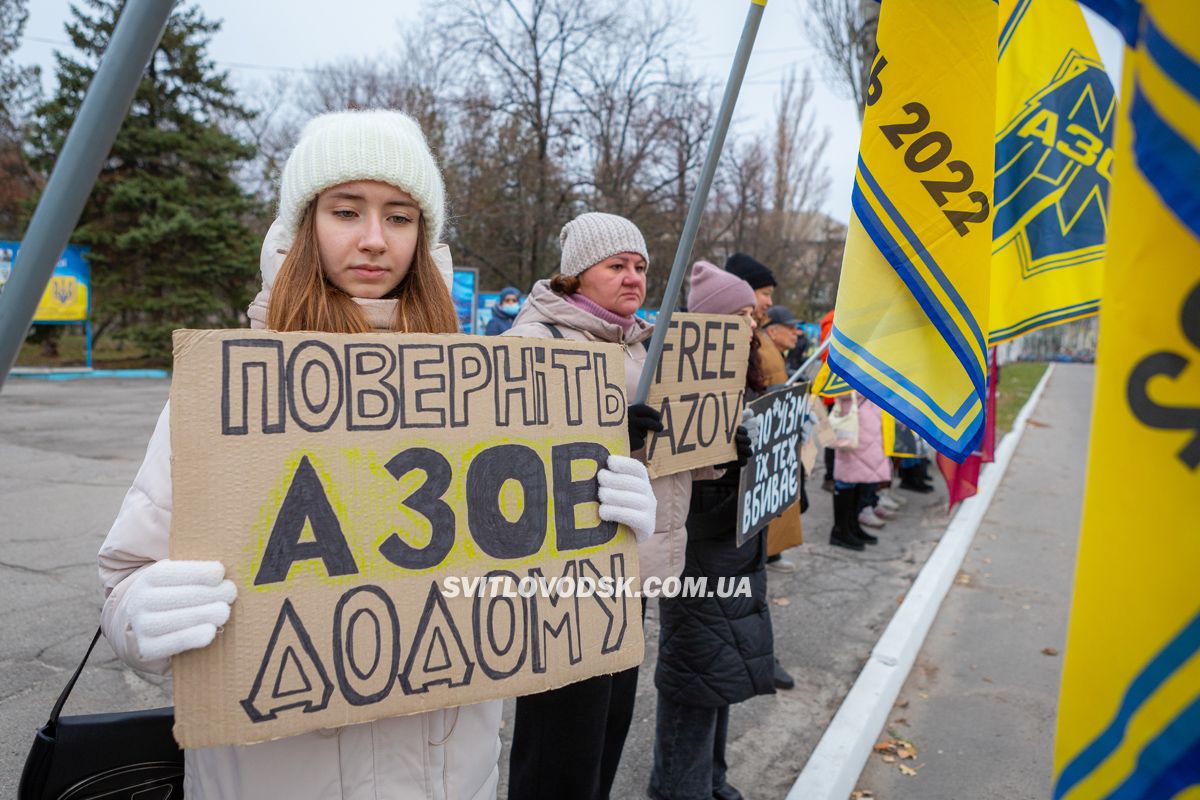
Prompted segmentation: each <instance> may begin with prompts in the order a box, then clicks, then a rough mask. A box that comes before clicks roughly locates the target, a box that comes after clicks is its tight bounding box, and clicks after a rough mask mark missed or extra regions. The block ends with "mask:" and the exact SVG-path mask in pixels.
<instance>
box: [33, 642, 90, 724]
mask: <svg viewBox="0 0 1200 800" xmlns="http://www.w3.org/2000/svg"><path fill="white" fill-rule="evenodd" d="M98 641H100V628H96V635H95V636H93V637H92V643H91V644H89V645H88V649H87V652H86V653H84V654H83V660H82V661H80V662H79V666H78V667H76V668H75V674H74V675H72V676H71V680H69V681H67V685H66V688H64V689H63V690H62V694H60V695H59V696H58V700H57V701H56V702H55V703H54V708H52V709H51V710H50V721H49V722H47V723H46V724H47V725H55V724H57V723H58V715H59V714H61V713H62V709H63V706H64V705H66V702H67V698H68V697H70V696H71V690H72V689H74V688H75V681H77V680H79V676H80V674H82V673H83V667H84V665H85V664H87V660H88V657H89V656H91V654H92V650H94V649H95V647H96V642H98Z"/></svg>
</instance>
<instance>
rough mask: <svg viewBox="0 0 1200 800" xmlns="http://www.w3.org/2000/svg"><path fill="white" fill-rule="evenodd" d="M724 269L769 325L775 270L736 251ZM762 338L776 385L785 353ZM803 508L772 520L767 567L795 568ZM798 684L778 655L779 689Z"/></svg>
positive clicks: (768, 373) (770, 380)
mask: <svg viewBox="0 0 1200 800" xmlns="http://www.w3.org/2000/svg"><path fill="white" fill-rule="evenodd" d="M725 271H726V272H729V273H732V274H734V275H736V276H738V277H739V278H741V279H742V280H744V281H745V282H746V283H748V284H750V288H751V289H753V290H754V299H755V303H756V304H755V307H754V320H755V322H757V323H758V324H759V325H766V324H767V322H768V320H769V316H768V311H769V309H770V308H771V303H772V298H773V296H774V294H775V285H776V282H775V273H773V272H772V271H771V270H770V268H769V267H767V266H766V265H764V264H763V263H761V262H760V261H758V260H757V259H755V258H754V257H752V256H749V255H747V254H745V253H734V254H733V255H731V256H730V257H729V258H728V259H726V260H725ZM754 335H755V336H756V337H757V338H758V340H759V354H760V358H761V359H762V361H761V367H762V370H763V374H764V376H765V378H766V382H767V385H768V386H776V385H780V384H783V383H784V382H786V381H787V379H788V373H787V367H786V366H785V365H784V361H783V355H782V354H781V353H780V351H779V348H778V347H777V346H776V345H775V342H774V340H772V339H771V338H770V337H769V336H768V335H767V334H766V333H764V332H763V331H762V330H761V329H759V330H758V331H756V332H755V334H754ZM800 510H801V504H800V503H799V502H797V503H795V504H794V505H792V506H790V507H788V508H786V509H784V511H783V514H781V515H780V517H779V518H778V519H775V520H773V521H772V522H771V524H770V526H769V527H768V529H767V552H768V554H769V555H768V557H767V569H769V570H771V571H772V572H782V573H788V572H795V570H796V565H795V564H793V563H792V562H791V561H788V560H787V559H785V558H784V557H783V554H782V550H783V549H785V548H786V547H791V546H792V545H794V544H799V543H800V541H802V540H803V534H802V533H801V526H800ZM795 685H796V681H795V679H794V678H792V676H791V675H789V674H788V672H787V670H786V669H784V668H783V665H782V664H780V663H779V659H778V658H776V659H775V687H776V688H777V689H791V688H792V687H794V686H795Z"/></svg>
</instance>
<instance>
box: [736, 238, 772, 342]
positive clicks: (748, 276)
mask: <svg viewBox="0 0 1200 800" xmlns="http://www.w3.org/2000/svg"><path fill="white" fill-rule="evenodd" d="M725 271H726V272H732V273H733V274H734V275H737V276H738V277H739V278H741V279H742V280H744V281H745V282H746V283H748V284H750V288H751V289H753V290H754V299H755V300H756V301H757V302H756V304H755V306H754V321H755V322H757V323H758V324H759V325H765V324H766V322H767V309H768V308H770V307H771V303H772V302H773V301H772V298H773V297H774V295H775V286H776V282H775V273H774V272H771V270H770V268H769V267H767V266H766V265H764V264H763V263H761V262H760V261H758V260H757V259H755V258H754V257H752V256H748V255H746V254H745V253H734V254H733V255H731V256H730V257H729V258H727V259H725Z"/></svg>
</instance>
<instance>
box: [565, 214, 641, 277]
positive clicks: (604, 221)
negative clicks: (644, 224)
mask: <svg viewBox="0 0 1200 800" xmlns="http://www.w3.org/2000/svg"><path fill="white" fill-rule="evenodd" d="M558 242H559V245H560V246H561V247H562V262H561V264H560V265H559V268H558V271H559V272H561V273H562V274H563V275H578V274H580V273H581V272H583V271H584V270H585V269H587V268H588V267H592V266H595V265H596V264H599V263H600V262H601V261H603V260H604V259H606V258H609V257H611V256H615V255H616V254H617V253H637V254H638V255H639V256H641V257H642V258H644V259H646V264H647V265H649V263H650V254H649V253H648V252H647V251H646V240H645V239H644V238H642V232H641V231H639V230H638V229H637V226H636V225H634V224H633V223H632V222H630V221H629V220H627V219H625V218H624V217H618V216H617V215H616V214H601V213H600V212H598V211H591V212H588V213H587V214H580V215H579V216H578V217H576V218H575V219H573V220H571V221H570V222H568V223H567V224H566V225H564V226H563V229H562V233H560V234H559V235H558Z"/></svg>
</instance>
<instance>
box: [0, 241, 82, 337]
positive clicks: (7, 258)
mask: <svg viewBox="0 0 1200 800" xmlns="http://www.w3.org/2000/svg"><path fill="white" fill-rule="evenodd" d="M20 249H21V243H20V242H7V241H0V291H3V290H4V285H5V284H6V283H8V279H9V277H10V276H11V275H12V267H13V263H14V262H15V261H16V260H17V252H18V251H19V250H20ZM85 253H87V248H86V247H81V246H79V245H74V244H72V245H67V249H66V250H64V251H63V254H62V258H60V259H59V260H58V263H57V264H55V265H54V274H53V276H51V278H50V283H49V284H47V286H46V291H45V292H44V293H43V294H42V300H41V302H40V303H38V307H37V311H36V312H35V313H34V315H33V321H34V323H35V324H37V323H63V322H84V321H86V320H87V318H88V314H89V313H90V312H91V309H92V270H91V267H90V265H89V264H88V262H87V259H86V258H84V254H85Z"/></svg>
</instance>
